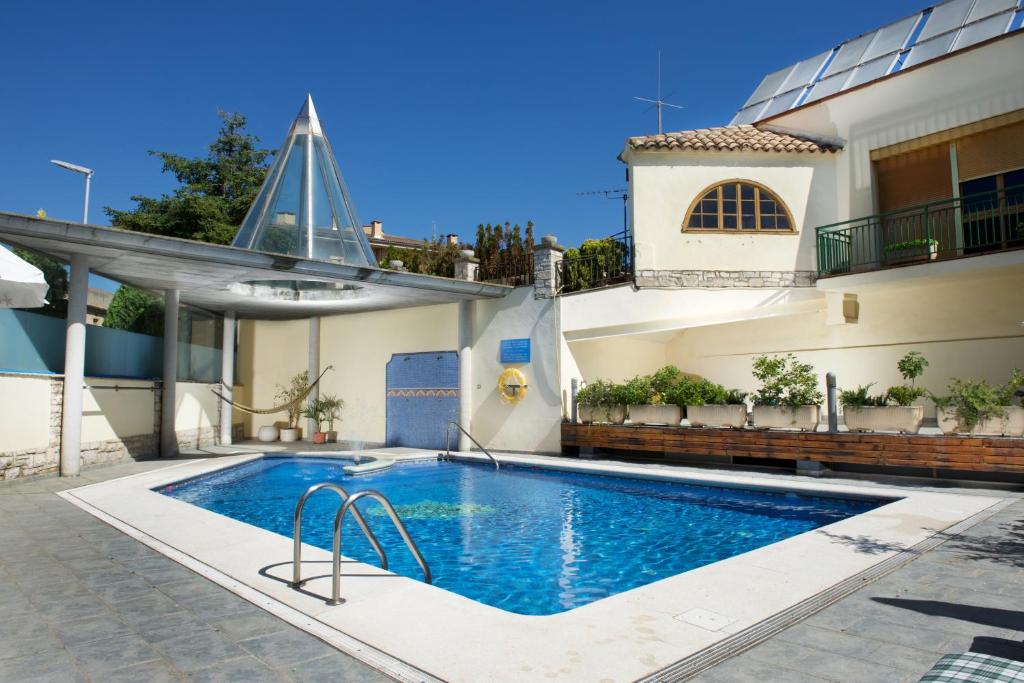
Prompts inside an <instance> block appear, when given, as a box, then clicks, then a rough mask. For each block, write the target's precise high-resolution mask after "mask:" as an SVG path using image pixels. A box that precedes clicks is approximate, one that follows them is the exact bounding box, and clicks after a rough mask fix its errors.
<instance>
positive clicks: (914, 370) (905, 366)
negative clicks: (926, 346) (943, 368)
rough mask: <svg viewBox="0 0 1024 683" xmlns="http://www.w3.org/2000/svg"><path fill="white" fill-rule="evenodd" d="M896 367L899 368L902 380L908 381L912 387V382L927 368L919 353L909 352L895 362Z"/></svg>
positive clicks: (921, 354) (922, 356)
mask: <svg viewBox="0 0 1024 683" xmlns="http://www.w3.org/2000/svg"><path fill="white" fill-rule="evenodd" d="M896 367H897V368H899V371H900V374H901V375H903V379H905V380H907V381H909V382H910V386H914V380H916V379H917V378H918V377H920V376H921V375H923V374H924V370H925V368H927V367H928V360H927V359H926V358H925V357H924V354H923V353H921V352H920V351H911V352H910V353H908V354H907V355H905V356H903V358H900V359H899V360H898V361H896Z"/></svg>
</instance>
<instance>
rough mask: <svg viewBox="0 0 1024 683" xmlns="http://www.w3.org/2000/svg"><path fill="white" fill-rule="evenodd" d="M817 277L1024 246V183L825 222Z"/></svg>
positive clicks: (819, 238)
mask: <svg viewBox="0 0 1024 683" xmlns="http://www.w3.org/2000/svg"><path fill="white" fill-rule="evenodd" d="M816 237H817V240H816V243H817V252H818V277H829V276H833V275H845V274H847V273H858V272H865V271H872V270H881V269H884V268H892V267H896V266H904V265H912V264H916V263H927V262H929V261H941V260H948V259H953V258H961V257H964V256H973V255H977V254H988V253H992V252H997V251H1005V250H1009V249H1020V248H1022V247H1024V185H1021V186H1015V187H1009V188H1004V189H1000V190H993V191H990V192H981V193H978V194H972V195H967V196H964V197H952V198H950V199H942V200H939V201H935V202H929V203H927V204H921V205H918V206H913V207H909V208H906V209H900V210H898V211H890V212H887V213H882V214H876V215H874V216H867V217H864V218H856V219H854V220H850V221H844V222H842V223H833V224H832V225H824V226H822V227H820V228H818V229H817V230H816Z"/></svg>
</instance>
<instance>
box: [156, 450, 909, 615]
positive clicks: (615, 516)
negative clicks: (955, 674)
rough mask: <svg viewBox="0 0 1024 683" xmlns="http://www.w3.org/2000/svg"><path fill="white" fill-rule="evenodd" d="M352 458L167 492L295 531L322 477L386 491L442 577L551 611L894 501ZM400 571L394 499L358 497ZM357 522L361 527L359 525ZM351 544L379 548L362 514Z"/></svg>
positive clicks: (281, 464) (320, 506)
mask: <svg viewBox="0 0 1024 683" xmlns="http://www.w3.org/2000/svg"><path fill="white" fill-rule="evenodd" d="M348 464H351V461H349V460H339V459H334V458H314V457H276V456H269V457H264V458H260V459H258V460H254V461H251V462H248V463H245V464H242V465H238V466H235V467H231V468H228V469H226V470H222V471H219V472H214V473H212V474H209V475H204V476H203V477H201V478H197V479H193V480H188V481H184V482H180V483H176V484H170V485H167V486H163V487H160V488H158V489H157V491H159V492H160V493H163V494H165V495H168V496H171V497H174V498H177V499H179V500H182V501H186V502H189V503H192V504H194V505H197V506H199V507H202V508H205V509H207V510H211V511H213V512H217V513H220V514H222V515H226V516H228V517H231V518H233V519H236V520H239V521H242V522H246V523H248V524H252V525H255V526H258V527H261V528H263V529H267V530H269V531H273V532H276V533H278V534H281V535H284V536H288V537H291V535H292V528H291V527H292V514H293V512H294V508H295V503H296V501H297V500H298V498H299V496H301V495H302V493H303V492H305V490H306V489H307V488H308V487H309V486H311V485H313V484H316V483H319V482H322V481H335V482H338V483H341V484H342V485H343V486H345V488H346V489H348V490H349V492H350V493H352V492H355V491H360V490H364V489H376V490H379V491H381V492H382V493H384V494H385V495H386V496H387V497H388V498H389V499H390V500H391V502H392V503H393V504H394V505H395V507H396V508H397V509H398V512H399V514H400V515H401V517H402V519H403V521H404V522H405V524H406V526H407V527H408V529H409V532H410V534H411V535H412V537H413V538H414V539H415V540H416V543H417V545H418V546H419V547H420V550H421V551H422V553H423V555H424V557H425V558H426V560H427V562H428V563H429V565H430V568H431V571H432V572H433V574H434V585H435V586H438V587H440V588H444V589H447V590H449V591H452V592H454V593H458V594H460V595H463V596H465V597H468V598H470V599H473V600H476V601H479V602H482V603H484V604H487V605H492V606H494V607H498V608H500V609H504V610H508V611H510V612H515V613H518V614H525V615H549V614H555V613H559V612H564V611H567V610H570V609H573V608H575V607H580V606H582V605H586V604H588V603H591V602H594V601H595V600H599V599H601V598H604V597H607V596H610V595H614V594H616V593H621V592H623V591H627V590H630V589H632V588H636V587H639V586H643V585H645V584H649V583H652V582H654V581H657V580H659V579H663V578H667V577H669V576H673V575H676V574H680V573H683V572H686V571H688V570H690V569H694V568H697V567H701V566H704V565H707V564H710V563H712V562H717V561H719V560H723V559H726V558H728V557H732V556H734V555H739V554H741V553H745V552H747V551H750V550H754V549H756V548H759V547H762V546H765V545H769V544H771V543H775V542H777V541H780V540H783V539H785V538H789V537H791V536H795V535H798V534H801V533H804V532H806V531H810V530H813V529H817V528H819V527H822V526H824V525H827V524H831V523H833V522H837V521H839V520H842V519H846V518H848V517H852V516H854V515H858V514H861V513H863V512H867V511H869V510H872V509H875V508H877V507H879V506H880V505H884V504H885V503H887V502H890V501H889V500H887V499H853V498H850V499H846V498H831V497H818V496H808V495H803V494H796V493H773V492H766V491H754V490H742V489H733V488H724V487H712V486H698V485H693V484H687V483H680V482H670V481H658V480H649V479H634V478H627V477H622V476H606V475H595V474H584V473H578V472H568V471H560V470H552V469H542V468H535V467H520V466H503V467H502V469H501V470H500V471H496V470H495V469H494V468H493V467H492V466H490V465H483V464H476V463H464V462H435V461H424V462H404V463H400V464H396V465H395V466H394V467H392V468H391V469H388V470H384V471H381V472H378V473H375V474H371V475H364V476H360V477H350V476H346V475H345V474H344V472H343V471H342V468H343V467H344V466H345V465H348ZM338 504H339V500H338V497H337V496H336V495H334V494H333V493H330V492H320V493H317V494H316V495H314V496H313V497H312V498H311V499H310V500H309V502H308V503H307V505H306V511H305V514H304V521H303V540H304V541H306V542H308V543H310V544H312V545H315V546H318V547H321V548H325V549H330V547H331V525H332V523H333V519H334V514H335V512H336V510H337V508H338ZM360 509H362V510H363V511H364V515H365V516H366V518H367V520H368V522H369V523H370V525H371V526H372V527H373V529H374V532H375V533H376V534H377V536H378V538H379V539H380V542H381V544H382V545H383V546H384V548H385V549H386V550H387V553H388V558H389V560H390V562H391V566H390V569H391V570H392V571H394V572H396V573H398V574H402V575H404V576H409V577H413V578H417V579H418V578H420V571H419V568H418V567H417V565H416V563H415V561H414V560H413V559H412V557H411V556H410V555H409V553H408V551H407V550H406V548H405V547H404V545H403V544H402V541H401V539H400V537H399V536H398V533H397V532H396V531H395V530H394V528H393V527H392V525H391V523H390V521H389V520H387V519H386V518H385V517H384V516H383V510H382V509H381V508H380V507H379V506H377V505H376V504H374V503H371V502H369V501H367V502H365V503H362V504H360ZM350 526H351V529H350V528H349V527H350ZM344 538H345V545H344V547H343V554H345V555H346V556H348V557H352V558H355V559H358V560H361V561H364V562H367V563H370V564H376V563H377V562H376V555H375V554H374V553H373V551H372V549H371V548H370V546H369V544H368V543H367V542H366V540H365V539H364V538H363V536H362V534H360V533H359V531H358V528H357V527H356V526H355V524H354V522H353V520H352V519H351V518H349V519H347V520H346V528H345V535H344Z"/></svg>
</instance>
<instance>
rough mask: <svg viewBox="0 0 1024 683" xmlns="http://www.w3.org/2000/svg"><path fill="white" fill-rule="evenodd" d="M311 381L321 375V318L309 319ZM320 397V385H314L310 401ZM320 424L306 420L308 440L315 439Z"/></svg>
mask: <svg viewBox="0 0 1024 683" xmlns="http://www.w3.org/2000/svg"><path fill="white" fill-rule="evenodd" d="M308 369H309V381H310V383H312V382H315V381H316V378H317V377H319V376H320V318H310V319H309V366H308ZM318 398H320V386H319V385H317V386H315V387H313V390H312V391H311V392H309V398H308V399H307V400H309V401H315V400H316V399H318ZM319 428H320V425H318V424H317V423H316V420H313V419H308V420H306V434H305V437H306V439H307V440H309V441H312V440H313V432H315V431H317V430H318V429H319Z"/></svg>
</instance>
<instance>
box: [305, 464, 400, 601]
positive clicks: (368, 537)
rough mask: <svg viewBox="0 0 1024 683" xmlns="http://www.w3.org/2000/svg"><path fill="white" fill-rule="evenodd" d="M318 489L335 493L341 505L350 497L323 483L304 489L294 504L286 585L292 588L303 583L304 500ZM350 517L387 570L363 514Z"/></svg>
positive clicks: (346, 492)
mask: <svg viewBox="0 0 1024 683" xmlns="http://www.w3.org/2000/svg"><path fill="white" fill-rule="evenodd" d="M320 489H329V490H331V491H334V492H335V493H337V494H338V495H339V496H341V502H342V505H344V503H346V502H347V501H348V500H349V499H350V498H351V497H352V496H351V495H349V492H348V491H346V490H345V489H343V488H342V487H340V486H338V485H337V484H334V483H331V482H329V481H325V482H322V483H320V484H314V485H313V486H310V487H309V488H308V489H306V492H305V493H303V494H302V497H301V498H299V502H298V503H296V504H295V517H294V519H293V522H292V523H293V524H294V527H293V533H292V537H293V538H294V539H295V540H294V543H295V546H294V549H293V551H292V582H291V583H290V584H288V585H290V586H291V587H292V588H298V587H299V586H301V585H302V584H303V583H305V582H304V581H303V580H302V508H304V507H305V506H306V500H307V499H309V497H310V496H311V495H313V494H314V493H316V492H317V491H319V490H320ZM352 516H353V517H355V520H356V524H358V525H359V528H360V529H362V530H363V535H365V536H366V540H368V541H369V542H370V545H371V546H373V549H374V550H375V551H376V552H377V557H379V558H380V568H381V569H387V568H388V556H387V555H386V554H385V553H384V548H382V547H381V545H380V542H379V541H378V540H377V537H376V536H374V534H373V532H372V531H370V527H369V526H367V524H366V520H365V519H364V518H363V514H362V513H361V512H359V510H354V511H353V512H352Z"/></svg>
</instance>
